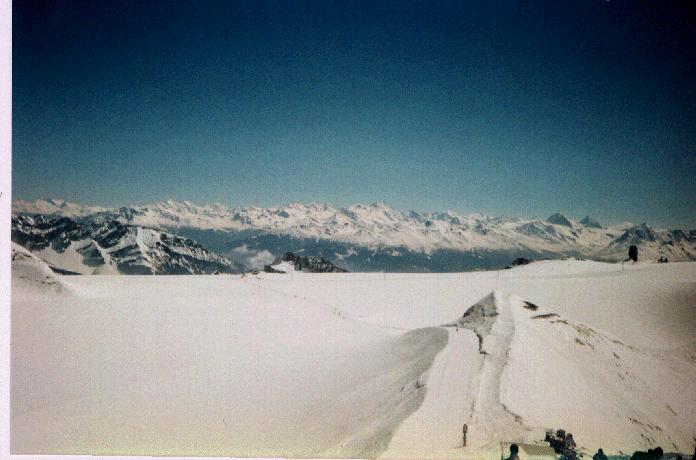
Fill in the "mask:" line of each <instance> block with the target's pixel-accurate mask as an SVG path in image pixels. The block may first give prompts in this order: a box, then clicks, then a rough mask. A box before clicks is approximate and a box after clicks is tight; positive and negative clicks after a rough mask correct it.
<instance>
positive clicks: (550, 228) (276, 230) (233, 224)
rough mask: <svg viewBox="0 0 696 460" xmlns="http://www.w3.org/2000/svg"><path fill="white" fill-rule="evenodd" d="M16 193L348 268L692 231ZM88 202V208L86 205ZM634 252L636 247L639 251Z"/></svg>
mask: <svg viewBox="0 0 696 460" xmlns="http://www.w3.org/2000/svg"><path fill="white" fill-rule="evenodd" d="M46 203H49V201H46V200H44V201H39V202H36V203H27V202H16V203H15V204H14V207H13V210H14V212H15V213H18V214H31V213H34V212H36V211H37V210H44V211H47V212H48V211H52V212H53V213H54V214H57V215H79V216H80V217H79V218H80V219H81V220H83V221H86V222H94V221H97V222H103V221H106V220H118V221H119V222H122V223H128V224H131V225H139V226H144V227H151V228H160V229H165V230H169V231H174V232H175V233H177V234H185V235H188V236H190V237H193V238H195V239H196V240H198V241H201V242H202V244H204V245H206V246H207V247H209V248H210V249H212V250H215V251H217V252H219V253H222V254H227V255H231V254H233V253H234V250H235V249H238V248H244V250H245V251H255V252H256V253H258V254H260V253H268V252H270V253H271V254H272V255H273V256H275V257H280V256H281V255H282V254H284V253H285V252H287V251H298V250H301V249H302V250H305V252H306V254H307V255H323V256H325V257H326V258H328V259H331V260H338V261H340V262H342V264H343V266H345V267H346V268H348V269H349V270H350V269H352V270H359V271H363V270H370V269H372V270H386V271H461V270H465V269H480V268H491V267H504V266H505V265H506V264H507V263H509V261H510V260H512V259H514V258H515V257H532V258H544V257H552V258H558V257H563V256H576V257H584V258H590V259H596V260H607V261H619V260H623V259H625V258H626V257H627V252H628V247H627V246H626V243H625V241H627V240H629V239H631V240H633V241H634V242H633V243H632V244H637V245H638V246H639V257H640V258H641V260H650V261H656V260H657V258H658V257H659V256H660V255H663V254H664V255H666V256H667V257H668V259H669V260H670V261H681V260H696V230H692V231H681V230H657V229H651V231H654V232H655V233H656V234H657V235H659V238H658V239H657V240H653V239H651V238H650V235H649V233H646V232H642V231H641V228H643V227H646V228H649V227H647V225H645V224H643V225H642V226H632V227H625V226H616V227H606V228H605V227H602V226H601V225H600V224H599V222H597V221H596V220H594V219H592V218H591V217H589V216H587V217H586V218H585V219H583V220H582V221H581V222H577V221H574V220H572V219H568V218H566V217H565V216H563V215H562V214H560V213H556V214H554V215H552V216H550V217H549V218H548V219H546V220H543V219H522V218H507V217H488V216H483V215H480V214H471V215H461V214H459V213H457V212H455V211H451V210H448V211H444V212H431V213H419V212H415V211H409V212H401V211H398V210H395V209H393V208H391V207H389V206H388V205H386V204H385V203H376V204H372V205H363V204H355V205H353V206H350V207H347V208H335V207H332V206H329V205H326V204H317V203H312V204H309V205H304V204H298V203H293V204H290V205H288V206H279V207H270V208H259V207H247V208H234V209H232V208H227V207H225V206H223V205H220V204H215V205H205V206H200V205H195V204H193V203H190V202H187V201H185V202H182V203H179V202H174V201H167V202H162V203H155V204H152V205H145V206H131V207H123V208H120V209H115V208H114V209H110V210H108V209H104V208H98V209H93V208H90V207H84V206H80V205H76V204H71V203H68V204H66V203H63V202H62V201H58V203H62V204H61V205H60V206H58V205H55V206H53V207H50V206H47V205H46ZM91 209H93V211H92V212H90V210H91ZM641 254H642V255H641Z"/></svg>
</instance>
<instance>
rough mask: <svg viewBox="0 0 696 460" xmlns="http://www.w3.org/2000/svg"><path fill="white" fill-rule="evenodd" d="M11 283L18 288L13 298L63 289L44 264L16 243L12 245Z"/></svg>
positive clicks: (51, 271)
mask: <svg viewBox="0 0 696 460" xmlns="http://www.w3.org/2000/svg"><path fill="white" fill-rule="evenodd" d="M12 283H13V285H14V286H15V287H18V288H19V289H18V290H17V292H14V293H13V294H14V295H15V296H17V295H19V296H22V295H29V296H34V295H37V294H43V293H46V292H58V291H61V290H62V289H63V285H62V283H61V282H60V280H59V279H58V278H57V277H56V275H55V273H54V272H53V270H51V268H50V267H49V266H48V265H47V264H46V262H44V261H43V260H41V259H39V258H38V257H36V256H35V255H34V254H32V253H31V252H30V251H28V250H27V249H26V248H23V247H22V246H20V245H18V244H16V243H12Z"/></svg>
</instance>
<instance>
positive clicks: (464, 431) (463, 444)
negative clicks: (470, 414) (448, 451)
mask: <svg viewBox="0 0 696 460" xmlns="http://www.w3.org/2000/svg"><path fill="white" fill-rule="evenodd" d="M468 430H469V427H468V426H466V423H465V424H464V427H463V428H462V447H466V432H467V431H468Z"/></svg>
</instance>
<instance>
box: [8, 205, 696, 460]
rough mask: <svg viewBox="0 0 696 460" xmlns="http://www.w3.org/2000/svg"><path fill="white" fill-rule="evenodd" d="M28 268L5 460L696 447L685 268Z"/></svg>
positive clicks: (694, 290)
mask: <svg viewBox="0 0 696 460" xmlns="http://www.w3.org/2000/svg"><path fill="white" fill-rule="evenodd" d="M386 218H387V217H385V219H386ZM21 250H22V249H21V248H19V247H18V248H17V251H21ZM23 254H24V255H23V256H22V257H21V258H19V259H21V260H19V259H18V260H15V261H13V289H14V294H13V306H12V308H13V311H12V314H13V337H12V339H13V355H12V360H13V362H12V365H13V373H12V391H13V392H12V411H11V417H12V419H11V421H12V430H13V431H12V451H13V452H15V453H49V452H50V453H96V454H109V453H113V454H134V453H138V454H146V455H150V454H155V455H165V454H178V455H193V454H195V455H228V456H266V457H267V456H290V457H368V458H374V457H381V458H498V457H499V455H500V446H501V443H506V442H512V441H517V442H527V443H531V444H535V443H538V442H539V441H540V440H541V439H543V436H544V431H545V430H546V429H549V428H565V429H567V430H568V431H570V432H572V433H573V434H574V437H575V439H576V441H577V442H578V445H579V446H580V447H581V450H582V451H583V452H594V451H596V449H597V448H599V447H603V448H604V450H605V451H606V452H607V453H609V454H616V453H619V452H632V451H633V450H637V449H646V448H648V447H655V446H656V445H661V446H662V447H663V448H664V449H665V450H666V451H681V452H691V449H692V448H693V438H694V436H695V435H696V432H694V431H693V430H694V428H693V427H694V426H696V383H695V382H696V361H695V359H694V356H696V337H695V336H694V332H693V331H694V330H696V264H692V263H671V264H635V265H634V264H630V265H629V264H625V265H624V266H623V267H622V266H621V264H603V263H598V262H586V261H578V260H566V261H545V262H536V263H532V264H530V265H526V266H521V267H516V268H514V269H511V270H503V271H498V272H477V273H454V274H452V273H450V274H413V275H410V274H409V275H406V274H365V273H350V274H310V273H306V274H302V275H301V276H299V275H297V276H295V275H283V274H266V273H262V274H260V275H259V276H251V275H245V276H244V277H240V276H238V275H220V276H191V277H173V276H155V277H152V276H150V277H148V276H131V277H118V276H99V277H94V276H73V277H69V276H55V275H52V273H51V272H50V269H48V267H47V266H45V264H42V262H41V261H40V260H38V259H37V258H36V257H35V256H33V255H31V254H30V253H28V252H27V251H24V252H23ZM47 270H48V271H47ZM45 276H49V277H50V280H51V281H53V282H54V283H55V284H50V285H48V284H44V283H42V282H41V281H42V280H43V277H45ZM525 302H531V303H533V304H534V305H536V306H537V307H538V308H537V309H536V310H533V309H530V308H529V305H528V304H527V303H525ZM477 334H478V335H479V336H480V341H479V339H478V338H477ZM464 423H466V424H467V425H468V436H467V437H468V442H467V447H466V448H462V446H461V442H462V425H463V424H464Z"/></svg>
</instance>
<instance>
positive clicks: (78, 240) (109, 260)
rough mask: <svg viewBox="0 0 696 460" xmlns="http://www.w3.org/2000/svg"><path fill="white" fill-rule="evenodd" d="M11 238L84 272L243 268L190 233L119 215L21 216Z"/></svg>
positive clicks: (48, 258)
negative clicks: (84, 218)
mask: <svg viewBox="0 0 696 460" xmlns="http://www.w3.org/2000/svg"><path fill="white" fill-rule="evenodd" d="M12 239H13V241H15V242H16V243H18V244H20V245H22V246H24V247H25V248H27V249H29V250H30V251H32V252H33V253H34V254H36V255H37V256H38V257H39V258H41V259H42V260H45V261H46V262H47V263H48V264H49V265H51V266H53V267H54V268H55V269H60V270H63V271H67V272H72V273H79V274H118V273H124V274H189V273H190V274H200V273H214V272H221V273H239V272H240V271H242V270H243V267H242V266H241V265H240V264H238V263H236V262H234V261H232V260H230V259H228V258H225V257H222V256H219V255H217V254H214V253H212V252H210V251H208V250H207V249H205V248H203V247H202V246H201V245H200V244H198V243H196V242H195V241H192V240H190V239H186V238H180V237H177V236H175V235H172V234H169V233H165V232H162V231H159V230H155V229H151V228H145V227H140V226H134V225H127V224H122V223H120V222H118V221H115V220H110V221H107V222H103V223H97V222H93V223H91V224H89V225H87V224H83V223H79V222H76V221H74V220H72V219H70V218H68V217H60V218H56V219H47V218H45V217H43V216H41V215H39V216H35V217H28V216H16V217H13V219H12Z"/></svg>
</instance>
